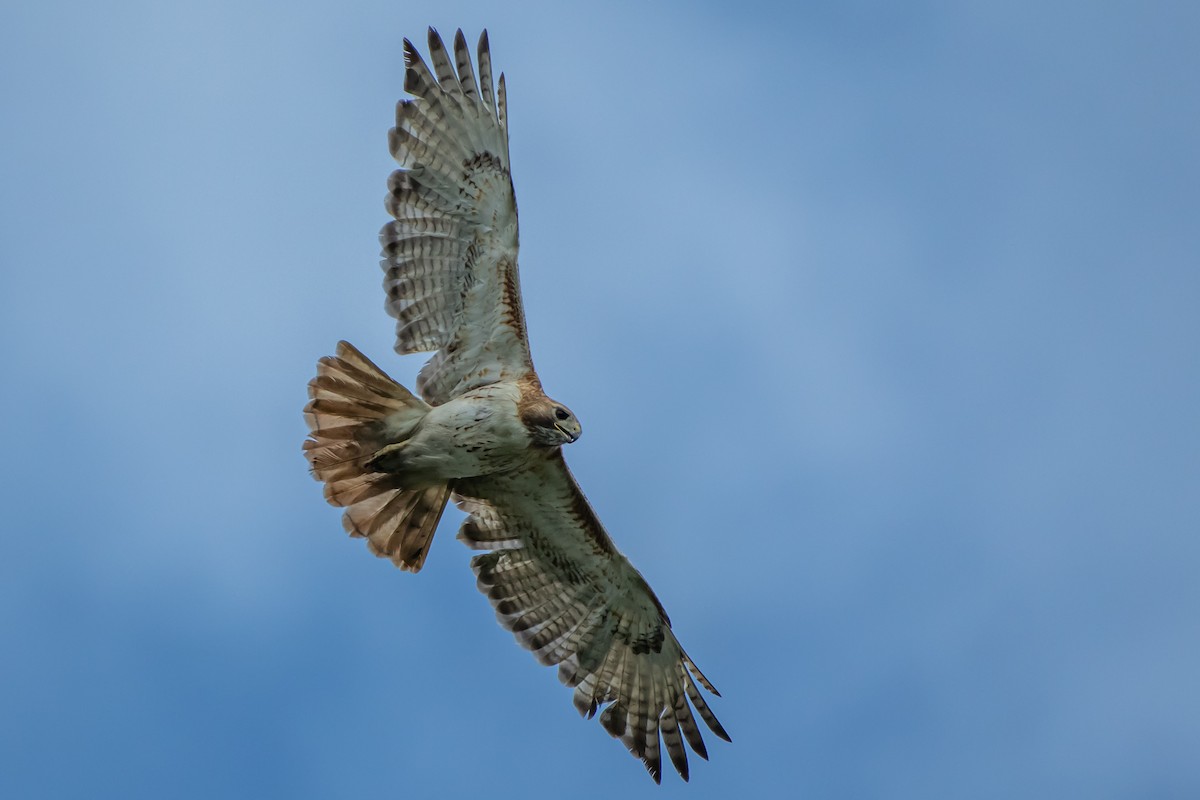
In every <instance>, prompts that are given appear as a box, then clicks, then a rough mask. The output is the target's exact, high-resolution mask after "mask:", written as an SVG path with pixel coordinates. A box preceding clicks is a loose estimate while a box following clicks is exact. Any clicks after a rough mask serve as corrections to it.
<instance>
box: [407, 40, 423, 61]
mask: <svg viewBox="0 0 1200 800" xmlns="http://www.w3.org/2000/svg"><path fill="white" fill-rule="evenodd" d="M420 58H421V55H420V54H419V53H418V52H417V48H416V47H415V46H413V43H412V42H410V41H409V40H408V39H407V38H405V39H404V66H405V67H411V66H412V65H413V64H415V63H416V62H417V61H419V60H420Z"/></svg>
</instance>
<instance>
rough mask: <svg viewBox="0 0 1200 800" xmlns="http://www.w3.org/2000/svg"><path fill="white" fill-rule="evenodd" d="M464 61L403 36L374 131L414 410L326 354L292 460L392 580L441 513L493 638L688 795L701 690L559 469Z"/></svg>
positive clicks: (482, 103)
mask: <svg viewBox="0 0 1200 800" xmlns="http://www.w3.org/2000/svg"><path fill="white" fill-rule="evenodd" d="M476 52H477V58H478V74H477V73H476V69H475V67H474V66H473V65H472V63H471V56H470V51H469V50H468V48H467V43H466V40H465V39H464V38H463V34H462V31H461V30H460V31H458V33H457V34H456V35H455V37H454V51H453V53H451V52H450V51H449V50H447V48H446V47H445V45H444V44H443V42H442V39H441V37H440V36H439V35H438V34H437V32H436V31H434V30H433V29H432V28H431V29H430V30H429V55H430V61H431V63H432V69H431V68H430V67H429V66H427V65H426V63H425V62H424V61H423V60H422V59H421V56H420V54H419V53H418V52H417V49H416V48H415V47H413V45H412V43H411V42H410V41H408V40H407V39H405V40H404V57H405V66H406V70H405V75H404V89H405V91H406V92H408V93H409V94H411V95H412V96H413V97H412V99H408V100H401V101H400V103H399V104H398V106H397V109H396V127H395V128H393V129H392V130H391V131H390V132H389V134H388V138H389V145H390V149H391V153H392V156H393V157H394V158H395V159H396V161H397V163H398V164H399V165H400V169H398V170H396V171H395V172H393V173H392V175H391V178H390V179H389V181H388V195H387V210H388V212H389V213H390V214H391V216H392V217H394V220H393V221H391V222H388V223H387V224H386V225H385V226H384V228H383V230H382V232H381V233H380V240H381V243H382V245H383V254H382V255H383V260H382V262H381V265H382V267H383V269H384V272H385V277H384V288H385V289H386V291H387V311H388V313H389V314H391V315H392V316H393V317H395V318H396V320H397V323H396V346H395V349H396V351H397V352H398V353H400V354H406V353H417V352H433V354H434V355H433V356H432V357H431V358H430V359H429V361H428V362H427V363H426V364H425V365H424V367H423V368H422V369H421V372H420V374H419V376H418V377H417V384H416V386H417V392H418V394H419V395H420V396H419V397H418V396H417V395H414V394H412V393H411V392H409V391H408V390H407V389H405V388H404V387H403V386H401V385H400V384H398V383H397V382H395V381H394V380H392V379H391V378H389V377H388V376H387V375H386V374H384V372H383V371H382V370H380V369H379V368H378V367H377V366H375V364H373V363H372V362H371V361H370V360H368V359H367V358H366V357H365V356H364V355H363V354H362V353H360V352H359V351H358V350H357V349H355V348H354V347H353V346H352V345H350V344H349V343H347V342H340V343H339V344H338V346H337V352H336V355H334V356H327V357H325V358H322V359H320V361H319V362H318V366H317V376H316V377H315V378H314V379H313V380H312V381H311V382H310V383H309V396H310V398H311V399H310V402H309V403H308V405H307V406H306V407H305V410H304V411H305V419H306V420H307V422H308V426H309V428H310V432H309V438H308V439H307V440H306V441H305V442H304V452H305V455H306V456H307V458H308V461H309V464H310V466H311V469H312V474H313V475H314V477H316V478H317V479H318V480H320V481H323V482H324V484H325V497H326V499H327V500H328V501H329V502H330V503H332V504H333V505H335V506H341V507H344V508H345V514H344V517H343V523H344V526H345V528H346V530H347V531H348V532H349V533H350V534H351V535H352V536H357V537H362V538H365V539H366V541H367V545H368V547H369V548H370V549H371V551H372V552H373V553H375V554H376V555H378V556H386V557H388V558H390V559H391V560H392V561H393V562H395V564H396V565H397V566H399V567H400V569H402V570H407V571H410V572H417V571H418V570H420V569H421V566H422V565H423V564H424V562H425V557H426V555H427V554H428V552H429V546H430V543H431V541H432V539H433V535H434V530H435V529H436V528H437V525H438V521H439V520H440V519H441V516H442V511H443V509H444V508H445V506H446V503H447V501H448V500H449V499H450V498H452V497H453V498H454V500H455V502H456V503H457V504H458V505H459V507H461V508H462V509H463V510H464V511H465V512H466V513H467V517H466V520H465V521H464V522H463V524H462V527H461V529H460V531H459V534H458V537H459V539H461V540H462V541H463V542H465V543H466V544H467V546H468V547H471V548H473V549H475V550H480V551H485V552H482V553H481V554H480V555H477V556H475V557H474V558H473V559H472V561H471V566H472V568H473V569H474V571H475V575H476V577H477V583H478V586H479V589H480V590H481V591H482V592H483V593H484V594H486V595H487V597H488V599H489V600H490V601H491V603H492V606H493V607H494V608H495V611H496V615H497V617H498V618H499V620H500V623H501V624H502V625H503V626H504V627H506V628H507V629H508V630H510V631H512V633H513V634H514V635H515V636H516V639H517V641H518V642H520V643H521V644H522V645H523V646H524V647H526V648H528V649H529V650H531V651H532V652H533V654H534V655H535V656H536V657H537V659H538V660H539V661H541V662H542V663H543V664H547V665H551V664H553V665H557V666H558V675H559V678H560V679H561V680H562V682H563V683H565V684H566V685H567V686H569V687H572V688H574V690H575V691H574V703H575V708H576V709H578V710H579V712H580V713H581V714H582V715H584V716H586V717H589V718H590V717H591V716H593V715H594V714H595V713H596V712H597V710H598V709H601V708H602V709H603V710H602V711H601V712H600V723H601V724H602V725H603V726H604V729H605V730H607V731H608V732H609V733H610V734H611V735H612V736H614V737H616V738H618V739H620V740H621V742H622V743H623V744H624V745H625V746H626V747H628V748H629V750H630V752H632V753H633V755H635V756H636V757H638V758H639V759H641V761H642V763H643V764H645V766H646V769H647V770H648V771H649V772H650V775H651V776H652V777H653V778H654V780H655V781H656V782H658V781H660V780H661V772H660V767H661V748H662V747H663V746H665V748H666V751H667V755H668V756H669V757H670V759H671V762H672V763H673V764H674V766H675V769H676V770H677V771H678V772H679V774H680V776H682V777H683V779H684V780H687V778H688V762H687V754H686V751H685V750H684V747H683V741H684V740H686V741H687V743H688V745H690V747H691V748H692V750H694V751H695V752H696V753H697V754H699V755H700V756H701V757H702V758H708V755H707V752H706V749H705V746H704V740H703V739H702V738H701V735H700V729H699V727H698V726H697V724H696V719H695V716H694V714H695V715H698V716H699V717H700V718H701V719H702V720H704V722H705V723H706V724H707V725H708V727H709V728H710V729H711V730H712V731H713V732H714V733H715V734H716V735H717V736H719V737H721V738H722V739H725V740H726V741H729V735H728V734H727V733H726V732H725V729H724V728H723V727H721V724H720V723H719V722H718V721H717V718H716V716H715V715H714V714H713V713H712V711H711V710H710V709H709V707H708V704H707V703H706V702H705V700H704V697H703V695H702V694H701V693H700V690H699V688H698V686H697V685H699V686H702V687H704V688H705V689H707V690H708V691H709V692H711V693H713V694H718V693H717V691H716V689H714V688H713V686H712V684H711V683H710V682H709V681H708V679H707V678H705V677H704V675H703V674H702V673H701V672H700V670H699V669H698V668H697V667H696V665H695V664H694V663H693V662H692V660H691V658H689V657H688V655H687V653H685V652H684V650H683V648H682V647H681V646H680V644H679V641H678V640H677V639H676V638H675V634H674V633H673V632H672V630H671V622H670V620H669V619H668V618H667V613H666V611H664V610H663V606H662V604H661V603H660V602H659V601H658V598H657V597H655V596H654V592H653V591H651V589H650V587H649V586H648V585H647V583H646V581H645V580H644V579H643V578H642V576H641V574H640V573H639V572H638V571H637V570H636V569H634V568H633V565H632V564H630V563H629V560H628V559H626V558H625V556H624V555H622V554H621V552H620V551H619V550H617V548H616V546H615V545H614V544H613V541H612V539H610V538H609V536H608V534H607V533H606V532H605V530H604V527H603V526H602V525H601V524H600V520H599V519H597V517H596V513H595V512H594V511H593V510H592V507H591V505H589V504H588V501H587V499H586V498H585V497H584V496H583V492H582V491H581V490H580V488H579V486H578V484H577V483H576V482H575V479H574V478H573V477H572V475H571V472H570V471H569V470H568V469H567V465H566V463H565V462H564V461H563V455H562V446H563V445H566V444H570V443H571V442H574V441H575V440H576V439H578V438H579V434H580V430H581V429H580V425H579V420H577V419H576V418H575V415H574V414H573V413H571V411H570V410H569V409H568V408H567V407H566V406H565V405H563V404H562V403H559V402H556V401H554V400H552V399H550V398H549V397H547V396H546V394H545V393H544V392H543V391H542V383H541V381H540V380H539V379H538V375H537V373H536V372H535V371H534V368H533V361H532V360H531V358H530V354H529V340H528V338H527V336H526V330H525V315H524V312H523V310H522V308H521V290H520V283H519V280H518V277H517V205H516V200H515V197H514V194H513V184H512V179H511V177H510V172H509V153H508V110H507V107H506V105H507V104H506V100H505V89H504V76H503V75H500V78H499V81H498V83H497V84H496V88H495V90H494V91H493V88H492V87H493V83H492V59H491V53H490V51H489V48H488V38H487V32H486V31H484V33H483V35H482V36H481V37H480V39H479V45H478V48H477V51H476ZM689 701H690V703H691V705H690V706H689ZM693 708H694V712H693ZM660 736H661V740H660Z"/></svg>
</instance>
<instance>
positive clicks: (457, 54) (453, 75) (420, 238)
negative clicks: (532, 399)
mask: <svg viewBox="0 0 1200 800" xmlns="http://www.w3.org/2000/svg"><path fill="white" fill-rule="evenodd" d="M429 54H430V60H431V61H432V62H433V71H432V72H431V71H430V69H429V67H427V66H426V65H425V62H424V61H422V60H421V56H420V54H419V53H418V52H417V49H416V48H415V47H413V45H412V42H410V41H408V40H407V39H405V40H404V58H405V64H406V65H407V69H406V71H405V76H404V89H405V91H407V92H409V93H411V94H412V95H414V99H412V100H402V101H400V103H399V105H398V106H397V108H396V127H395V128H393V129H392V130H391V131H390V133H389V143H390V147H391V151H392V155H393V156H394V157H395V159H396V161H397V162H398V163H399V164H400V166H401V167H402V169H399V170H396V171H395V172H393V173H392V176H391V178H390V179H389V181H388V198H387V207H388V212H389V213H391V215H392V216H393V217H395V218H396V219H395V221H394V222H389V223H388V224H387V225H385V226H384V228H383V231H382V232H381V233H380V241H381V243H382V244H383V261H382V262H381V265H382V266H383V269H384V271H385V272H386V276H385V278H384V288H385V289H386V290H387V297H388V299H387V310H388V313H389V314H391V315H392V316H393V317H395V318H396V320H397V324H396V350H397V352H400V353H415V352H423V351H430V350H436V351H437V352H436V354H435V355H434V356H433V358H432V359H430V361H429V362H428V363H427V364H426V365H425V367H424V368H423V369H422V370H421V374H420V376H419V377H418V379H417V391H418V392H419V393H420V394H421V395H422V396H423V397H424V398H425V399H426V400H428V401H429V402H430V403H433V404H435V405H438V404H441V403H444V402H446V401H447V400H449V399H450V398H452V397H455V396H457V395H459V394H462V393H463V392H464V391H467V390H468V389H472V388H475V387H477V386H482V385H485V384H488V383H494V382H496V381H500V380H512V379H516V378H521V377H527V376H530V375H532V374H533V362H532V360H531V359H530V356H529V342H528V340H527V339H526V336H525V316H524V311H523V310H522V308H521V289H520V281H519V279H518V276H517V204H516V198H515V197H514V195H513V186H512V179H511V178H510V176H509V163H508V119H507V110H506V107H505V105H506V104H505V92H504V76H503V75H501V76H500V83H499V89H498V92H497V94H496V95H493V93H492V65H491V54H490V52H489V50H488V40H487V32H486V31H485V32H484V34H483V36H481V37H480V39H479V48H478V58H479V82H478V83H476V78H475V72H474V69H473V68H472V65H471V56H470V53H469V52H468V50H467V44H466V40H465V39H464V38H463V34H462V31H461V30H460V31H458V33H457V34H456V35H455V37H454V54H453V63H451V58H452V56H451V54H450V53H448V52H447V50H446V47H445V45H444V44H443V43H442V39H441V37H440V36H438V34H437V32H436V31H434V30H433V29H432V28H430V29H429Z"/></svg>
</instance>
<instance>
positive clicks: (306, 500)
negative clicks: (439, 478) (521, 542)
mask: <svg viewBox="0 0 1200 800" xmlns="http://www.w3.org/2000/svg"><path fill="white" fill-rule="evenodd" d="M784 7H785V4H783V3H779V4H764V3H755V2H739V3H728V4H724V3H722V4H713V3H689V4H683V3H679V4H653V7H651V4H647V3H642V2H610V3H593V4H587V5H586V6H585V5H582V4H581V5H580V6H579V7H572V8H570V10H567V4H550V3H545V4H534V3H510V4H505V6H503V7H502V6H501V4H496V3H492V4H485V3H468V2H450V1H447V0H443V1H441V2H438V3H428V4H417V3H384V2H379V3H349V4H348V3H340V2H339V3H328V4H321V3H307V2H294V3H277V4H261V3H245V2H213V1H212V0H203V2H199V1H196V2H178V3H162V4H160V3H150V2H146V3H128V2H124V3H121V2H118V3H61V2H38V3H33V2H27V3H6V4H4V6H3V9H2V10H0V104H2V106H0V107H2V109H3V117H2V119H3V125H2V126H0V268H2V269H0V344H2V347H3V354H4V358H5V363H4V368H3V378H2V379H0V381H2V386H3V391H0V414H2V415H3V418H4V419H6V420H8V422H7V424H6V425H5V431H4V453H5V456H4V458H3V459H0V499H2V501H3V524H2V528H3V532H2V535H3V555H2V557H0V641H2V645H0V649H2V652H3V655H0V795H3V796H5V797H35V796H37V797H56V798H57V797H87V798H92V797H101V796H112V797H117V796H119V797H127V798H138V797H155V798H158V797H179V798H192V797H195V798H212V797H256V798H257V797H335V796H336V797H393V798H395V797H403V798H410V797H434V796H447V797H450V796H468V795H475V794H484V793H486V795H487V796H488V797H496V798H507V797H520V798H525V797H535V796H550V795H556V796H570V797H578V798H588V797H604V798H611V797H614V796H620V797H628V796H639V797H640V796H645V797H652V796H653V797H660V798H665V797H676V796H679V797H682V796H685V794H686V796H688V797H691V798H700V797H706V798H708V797H713V798H718V797H719V798H727V797H730V796H742V797H760V796H761V797H768V796H788V797H806V798H807V797H814V798H815V797H820V798H864V797H872V798H931V797H970V798H1012V797H1039V798H1041V797H1045V798H1059V797H1092V798H1135V797H1136V798H1185V797H1186V798H1194V797H1198V796H1200V759H1197V757H1196V756H1197V753H1198V752H1200V680H1198V679H1197V676H1200V578H1198V576H1200V418H1198V414H1197V410H1198V409H1200V358H1198V352H1200V313H1198V311H1197V306H1198V305H1200V147H1198V146H1197V143H1198V142H1200V92H1198V89H1197V80H1196V79H1197V75H1200V48H1197V42H1198V41H1200V12H1198V11H1197V6H1195V5H1194V4H1188V3H1166V2H1163V3H1132V2H1130V3H1093V2H1078V3H1064V2H1045V1H1043V2H1010V3H994V2H967V3H949V2H912V3H904V4H894V3H862V2H836V3H835V2H827V3H794V4H786V7H787V10H784ZM502 8H503V10H501V9H502ZM429 24H433V25H436V26H438V27H439V29H440V30H441V31H442V32H443V34H445V35H446V36H447V37H449V36H450V35H452V34H453V32H454V30H455V28H456V27H459V26H461V27H463V28H464V29H465V31H466V33H467V35H468V38H469V39H470V40H472V41H474V40H475V38H476V37H477V36H478V34H479V31H480V29H481V28H483V27H485V26H486V27H487V28H488V29H489V32H490V36H491V42H492V52H493V57H494V62H495V64H496V66H497V68H498V69H499V70H503V71H504V72H505V73H507V76H508V89H509V94H508V97H509V110H510V119H511V137H512V163H513V171H514V177H515V182H516V187H517V194H518V199H519V203H520V208H521V234H522V236H521V242H522V251H521V267H522V277H523V284H524V290H525V297H526V309H527V314H528V320H529V329H530V332H531V337H532V343H533V350H534V357H535V359H536V362H537V365H538V369H539V372H540V373H541V375H542V377H543V380H544V382H545V384H546V387H547V390H548V391H549V392H550V393H551V395H552V396H554V397H556V398H558V399H560V400H561V401H563V402H565V403H567V404H568V405H569V406H570V407H571V408H572V410H573V411H575V413H576V414H577V415H578V416H579V417H580V419H581V420H582V422H583V426H584V436H583V438H582V439H581V441H580V442H578V443H577V444H575V445H572V446H571V447H570V448H569V450H568V453H567V457H568V460H569V462H570V464H571V467H572V469H573V470H574V472H575V473H576V475H577V477H578V478H579V480H580V482H581V484H582V486H583V487H584V489H585V491H586V492H587V493H588V495H589V497H590V499H591V500H592V502H593V504H594V505H595V507H596V508H597V510H598V512H599V514H600V516H601V518H602V519H603V520H604V521H605V524H606V526H607V527H608V529H609V531H610V532H611V534H612V535H613V537H614V538H615V539H616V541H617V543H618V544H619V546H620V547H621V548H622V549H623V551H624V552H625V553H626V554H627V555H628V556H629V557H630V559H631V560H632V561H633V563H634V564H635V565H636V566H637V567H638V568H639V569H640V570H641V571H642V572H643V573H644V574H645V576H646V578H647V579H648V580H649V581H650V583H651V584H652V585H653V586H654V588H655V590H656V592H657V594H658V595H659V597H660V598H661V599H662V601H663V603H664V604H665V606H666V607H667V609H668V611H669V612H670V613H671V616H672V619H673V621H674V623H675V630H676V633H677V634H678V635H679V637H680V639H681V641H682V642H683V644H684V646H685V647H686V648H687V649H688V651H689V653H690V654H691V655H692V656H693V657H694V658H695V660H696V662H697V663H698V664H699V665H700V667H701V668H702V669H703V670H704V671H705V672H706V673H707V674H708V676H709V677H710V678H711V679H712V680H713V682H714V683H715V684H716V685H717V687H718V688H719V689H721V691H722V693H723V695H724V696H723V698H720V699H717V700H715V701H714V704H713V708H714V710H715V711H716V713H717V714H718V716H719V717H720V718H721V720H722V721H723V723H724V724H725V727H726V728H727V729H728V730H729V732H730V733H731V734H732V737H733V743H732V744H725V743H723V742H720V741H718V740H716V738H715V737H712V736H709V737H708V739H709V749H710V754H711V757H712V761H711V763H708V764H703V763H696V762H697V761H698V759H693V769H692V783H691V785H690V786H685V785H684V784H683V783H682V782H681V781H679V780H678V778H677V777H676V776H675V775H674V774H664V781H663V786H662V787H661V788H656V787H654V785H653V783H652V782H651V781H650V780H649V779H648V778H647V776H646V775H645V773H644V771H643V769H642V767H641V765H640V764H638V763H637V762H636V761H635V760H633V759H632V758H630V756H629V755H628V754H627V753H626V752H625V751H624V748H623V747H622V746H621V745H620V744H619V743H617V742H614V741H613V740H611V739H610V738H609V737H608V735H607V734H606V733H605V732H604V731H603V729H602V728H601V727H600V725H599V724H597V723H596V722H595V721H591V722H585V721H582V720H580V719H579V718H578V716H577V715H576V713H575V711H574V710H573V708H572V706H571V702H570V692H569V691H568V690H566V689H565V688H563V687H562V686H560V685H559V684H558V682H557V680H556V678H555V673H554V671H553V670H550V669H545V668H541V667H539V666H538V665H537V664H536V662H535V661H534V660H533V658H532V657H531V656H530V655H529V654H528V653H526V652H524V651H522V650H521V649H520V648H519V647H517V646H516V645H515V644H514V642H513V641H512V638H511V636H510V635H509V634H508V633H506V632H504V631H503V630H501V629H500V627H499V626H498V625H497V624H496V623H495V620H494V617H493V615H492V612H491V610H490V609H489V607H488V604H487V602H486V600H485V599H484V598H483V597H482V596H480V595H479V594H478V592H477V591H476V590H475V586H474V578H473V576H472V574H471V572H470V569H469V568H468V561H469V558H470V556H471V553H470V551H468V550H467V549H466V548H465V547H463V546H462V545H461V544H459V543H457V542H456V541H454V533H455V529H456V527H457V525H458V523H459V521H460V519H461V517H460V515H459V514H458V513H457V512H454V513H448V514H447V517H446V519H444V520H443V524H442V528H441V532H440V533H439V534H438V537H437V540H436V541H435V543H434V546H433V551H432V554H431V555H430V558H429V561H428V564H427V566H426V568H425V570H424V571H423V572H422V573H421V574H420V575H417V576H412V575H408V574H404V573H401V572H400V571H398V570H396V569H395V568H393V567H392V566H391V565H390V564H389V563H388V562H386V561H380V560H377V559H374V558H372V557H371V556H370V554H369V553H368V552H367V549H366V547H365V546H364V545H363V543H362V542H361V541H354V540H350V539H348V538H347V537H346V536H345V534H344V533H343V532H342V528H341V524H340V520H339V517H340V512H339V511H338V510H336V509H334V508H331V507H329V506H328V505H326V503H325V502H324V500H323V499H322V496H321V490H320V486H319V485H318V484H317V483H315V482H314V481H313V480H312V479H311V478H310V477H309V475H308V473H307V469H306V464H305V461H304V459H303V457H302V454H301V450H300V443H301V441H302V440H303V439H304V436H305V433H306V430H305V426H304V422H303V419H302V417H301V413H300V412H301V408H302V407H303V405H304V403H305V400H306V389H305V385H306V383H307V381H308V380H309V378H310V377H311V376H312V374H313V372H314V366H315V362H316V359H317V358H318V357H320V356H322V355H325V354H327V353H330V352H332V350H333V347H334V344H335V343H336V342H337V340H338V339H341V338H346V339H348V340H350V341H352V342H354V343H355V344H357V345H358V346H359V347H360V348H362V349H363V351H365V352H366V353H367V354H368V355H370V356H371V357H373V358H374V359H376V360H377V361H378V362H379V363H380V364H381V365H383V366H385V367H386V368H387V369H388V370H389V371H390V372H391V373H392V374H393V375H394V376H396V377H397V378H398V379H399V380H401V381H402V382H406V383H408V384H409V385H410V386H411V385H412V381H413V378H414V376H415V375H416V372H417V370H418V369H419V367H420V365H421V364H422V363H423V361H424V358H423V357H421V356H409V357H405V358H399V357H396V356H394V355H392V354H391V346H392V342H393V327H392V326H393V323H392V320H390V319H389V318H388V317H387V316H386V315H385V314H384V312H383V292H382V289H381V279H382V273H381V272H380V270H379V268H378V266H377V262H378V249H379V247H378V242H377V239H376V235H377V232H378V230H379V228H380V227H381V225H382V224H383V223H384V222H385V220H386V217H385V213H384V209H383V196H384V188H385V180H386V178H387V174H388V172H389V171H390V170H391V169H392V168H393V165H392V162H391V160H390V158H389V156H388V153H387V147H386V141H387V140H386V132H387V129H388V128H389V127H390V125H391V124H392V119H393V104H394V102H395V101H396V100H397V99H398V98H399V97H400V96H401V90H402V86H403V74H402V65H403V57H402V50H401V39H402V37H404V36H408V37H410V38H412V39H414V41H417V42H418V43H419V45H420V48H421V50H422V52H427V47H426V45H425V43H424V32H425V28H426V26H427V25H429Z"/></svg>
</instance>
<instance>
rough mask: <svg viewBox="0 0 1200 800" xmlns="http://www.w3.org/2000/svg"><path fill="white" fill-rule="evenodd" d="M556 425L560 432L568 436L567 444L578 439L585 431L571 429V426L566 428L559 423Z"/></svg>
mask: <svg viewBox="0 0 1200 800" xmlns="http://www.w3.org/2000/svg"><path fill="white" fill-rule="evenodd" d="M554 427H555V429H557V430H558V432H559V433H561V434H562V435H563V436H565V437H567V444H571V443H572V442H574V441H576V440H577V439H578V438H579V434H581V433H583V431H581V430H574V431H573V430H570V429H569V428H564V427H563V426H562V425H559V424H557V423H556V424H555V426H554Z"/></svg>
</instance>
